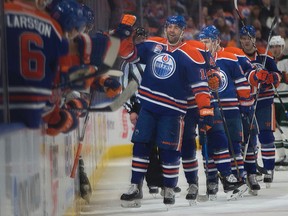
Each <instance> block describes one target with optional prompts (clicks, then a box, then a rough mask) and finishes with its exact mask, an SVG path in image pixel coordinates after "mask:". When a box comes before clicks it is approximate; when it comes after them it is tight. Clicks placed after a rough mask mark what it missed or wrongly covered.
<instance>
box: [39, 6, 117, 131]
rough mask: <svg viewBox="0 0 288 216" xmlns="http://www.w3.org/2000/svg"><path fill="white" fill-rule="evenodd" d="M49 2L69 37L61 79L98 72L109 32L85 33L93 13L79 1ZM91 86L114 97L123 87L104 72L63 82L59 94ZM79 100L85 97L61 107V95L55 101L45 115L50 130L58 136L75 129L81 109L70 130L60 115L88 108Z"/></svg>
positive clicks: (53, 15) (67, 79)
mask: <svg viewBox="0 0 288 216" xmlns="http://www.w3.org/2000/svg"><path fill="white" fill-rule="evenodd" d="M49 6H50V8H49V12H50V14H51V16H52V17H53V18H54V19H55V20H56V21H57V22H59V23H60V25H61V27H62V29H63V30H64V32H65V35H66V37H67V38H68V40H69V55H67V56H65V57H64V58H62V59H61V60H62V62H65V64H64V67H61V68H60V70H61V72H62V80H64V82H67V83H69V81H71V80H73V79H77V78H78V77H80V78H81V77H83V76H86V75H89V74H95V73H96V67H101V65H102V60H103V58H104V55H105V52H106V49H107V47H108V44H109V37H108V35H105V34H103V33H96V34H93V35H87V34H85V33H82V32H83V31H84V29H86V27H87V24H89V23H90V21H89V22H88V21H87V20H88V19H90V18H89V17H90V16H91V14H90V13H89V17H88V15H87V13H83V9H84V7H83V6H81V5H80V4H79V3H77V2H76V1H72V0H62V1H57V2H56V3H55V1H54V2H53V7H52V6H51V5H49ZM85 16H87V17H85ZM87 65H88V66H87ZM89 65H91V66H89ZM92 65H93V66H92ZM95 66H96V67H95ZM82 68H83V70H82ZM86 68H89V70H88V71H87V70H86ZM90 69H91V70H90ZM59 80H60V79H59ZM59 80H58V81H59ZM90 86H92V89H94V90H99V91H104V92H105V93H106V95H107V96H108V97H111V98H112V97H115V96H116V95H118V94H119V93H120V92H121V90H122V88H121V85H120V83H119V82H118V81H117V80H115V79H113V78H110V77H109V76H106V75H103V76H100V77H97V78H94V77H91V78H89V79H82V80H81V81H77V82H75V83H69V86H64V92H63V93H62V94H61V95H60V97H62V96H64V97H65V94H68V93H69V91H70V90H71V89H72V90H83V89H87V88H90ZM67 87H68V89H67ZM79 102H85V100H82V99H73V100H72V101H68V102H67V103H66V104H65V107H64V109H60V106H61V104H60V103H59V99H58V101H56V102H54V105H55V107H56V109H54V110H53V112H50V113H48V114H47V115H46V116H45V117H44V120H45V122H47V123H48V129H47V130H46V132H47V134H49V135H52V136H56V135H57V134H59V133H60V132H65V133H66V132H69V131H71V130H73V129H75V128H76V127H77V125H78V124H77V122H78V117H79V113H77V112H76V116H74V115H73V119H74V122H75V124H74V125H73V126H71V128H70V129H69V130H64V131H63V129H62V128H63V127H64V126H65V118H64V119H63V118H62V117H61V113H62V112H70V113H71V112H72V114H75V111H73V109H74V110H75V109H83V107H84V108H85V107H86V108H87V106H88V105H87V104H81V103H79Z"/></svg>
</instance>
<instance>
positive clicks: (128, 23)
mask: <svg viewBox="0 0 288 216" xmlns="http://www.w3.org/2000/svg"><path fill="white" fill-rule="evenodd" d="M135 22H136V16H134V15H131V14H124V15H123V16H122V19H121V22H120V24H119V25H118V26H117V28H116V29H115V34H114V35H115V36H117V37H119V38H120V39H121V40H122V39H125V38H128V37H130V36H131V35H132V33H133V26H134V24H135Z"/></svg>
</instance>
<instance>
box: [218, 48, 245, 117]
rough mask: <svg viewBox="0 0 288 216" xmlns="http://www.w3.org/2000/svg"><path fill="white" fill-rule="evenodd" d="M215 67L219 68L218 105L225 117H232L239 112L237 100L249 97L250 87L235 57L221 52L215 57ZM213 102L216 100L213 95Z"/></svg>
mask: <svg viewBox="0 0 288 216" xmlns="http://www.w3.org/2000/svg"><path fill="white" fill-rule="evenodd" d="M215 62H216V66H217V67H218V68H219V72H220V76H221V82H220V86H219V89H218V93H219V98H220V104H221V106H222V107H223V110H224V112H225V116H227V117H230V116H231V117H232V116H233V114H234V113H235V112H239V100H238V98H249V97H250V85H249V83H248V81H247V79H246V77H245V76H244V73H243V71H242V69H241V67H240V65H239V63H238V59H237V57H236V56H235V55H234V54H232V53H229V52H225V51H223V50H221V51H218V52H217V53H216V55H215ZM214 98H215V99H213V100H216V99H217V95H215V93H214Z"/></svg>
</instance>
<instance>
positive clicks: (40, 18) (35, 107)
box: [0, 1, 68, 128]
mask: <svg viewBox="0 0 288 216" xmlns="http://www.w3.org/2000/svg"><path fill="white" fill-rule="evenodd" d="M5 20H6V33H7V54H8V57H7V59H8V79H9V108H10V110H11V120H12V122H13V121H17V122H18V121H20V122H21V121H22V122H24V123H25V124H26V125H27V126H28V127H32V128H37V127H39V124H40V122H41V113H42V110H43V108H44V107H45V104H46V102H47V100H48V99H49V97H50V95H51V89H52V83H53V80H54V79H55V76H56V72H57V70H58V66H59V57H60V56H63V55H65V54H67V52H68V42H67V40H64V39H63V37H62V36H63V33H62V30H61V28H60V26H59V25H58V23H56V21H55V20H53V19H52V18H50V16H49V15H48V14H47V13H45V12H43V11H40V10H38V9H36V8H35V7H34V6H33V5H29V4H24V3H21V2H17V1H16V2H12V3H5ZM0 96H1V97H2V95H0ZM13 110H15V111H17V112H18V111H19V112H18V113H17V116H16V115H14V114H13ZM25 112H26V113H25ZM19 113H20V114H19ZM33 113H34V114H33ZM27 115H28V116H27ZM30 115H31V116H30Z"/></svg>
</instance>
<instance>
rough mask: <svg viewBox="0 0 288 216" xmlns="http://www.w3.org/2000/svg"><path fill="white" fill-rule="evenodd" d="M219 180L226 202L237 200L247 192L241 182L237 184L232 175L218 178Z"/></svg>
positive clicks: (245, 186) (246, 187)
mask: <svg viewBox="0 0 288 216" xmlns="http://www.w3.org/2000/svg"><path fill="white" fill-rule="evenodd" d="M220 180H221V182H222V184H223V189H224V192H225V193H226V198H227V200H228V201H229V200H236V199H238V198H239V197H241V196H242V195H243V194H244V193H245V192H246V191H247V190H248V186H247V185H246V184H245V183H244V182H243V181H241V182H239V181H238V180H237V179H236V177H235V176H234V175H233V174H230V175H228V176H224V177H222V176H220Z"/></svg>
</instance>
